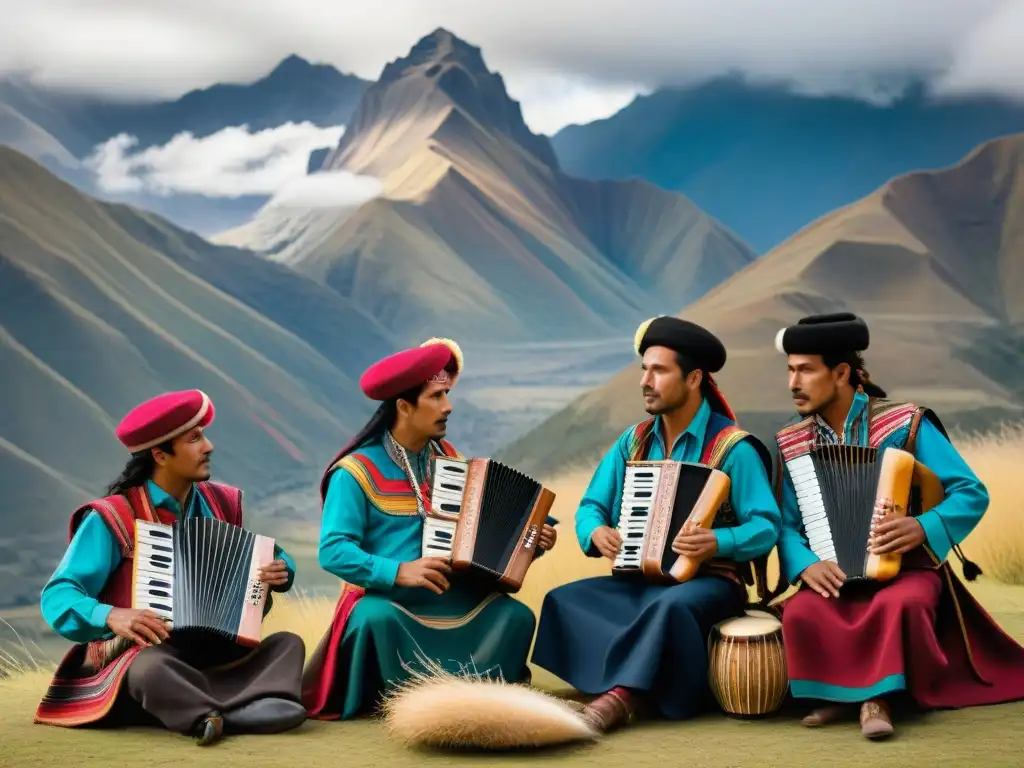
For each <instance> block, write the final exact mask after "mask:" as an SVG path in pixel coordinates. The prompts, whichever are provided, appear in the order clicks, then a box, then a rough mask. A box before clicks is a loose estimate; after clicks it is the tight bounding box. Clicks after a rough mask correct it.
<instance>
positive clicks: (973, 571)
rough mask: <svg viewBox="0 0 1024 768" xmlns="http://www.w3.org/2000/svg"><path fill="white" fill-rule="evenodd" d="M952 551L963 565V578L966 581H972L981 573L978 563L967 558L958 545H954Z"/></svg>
mask: <svg viewBox="0 0 1024 768" xmlns="http://www.w3.org/2000/svg"><path fill="white" fill-rule="evenodd" d="M953 551H954V552H956V556H957V557H959V558H960V564H961V565H962V566H963V567H964V578H965V579H966V580H967V581H974V580H975V579H976V578H978V577H979V576H981V575H982V573H983V572H982V570H981V568H980V567H979V566H978V564H977V563H975V562H972V561H971V560H968V559H967V558H966V557H965V556H964V553H963V552H962V551H961V550H960V547H959V546H957V547H954V549H953Z"/></svg>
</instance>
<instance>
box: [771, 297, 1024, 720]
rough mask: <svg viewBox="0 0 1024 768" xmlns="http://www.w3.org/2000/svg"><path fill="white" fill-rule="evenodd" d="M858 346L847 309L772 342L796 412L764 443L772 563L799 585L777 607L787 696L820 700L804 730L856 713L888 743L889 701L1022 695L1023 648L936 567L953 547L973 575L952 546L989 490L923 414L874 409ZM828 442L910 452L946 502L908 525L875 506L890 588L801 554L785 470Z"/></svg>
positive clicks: (804, 547) (857, 328) (933, 702)
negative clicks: (775, 507) (772, 457)
mask: <svg viewBox="0 0 1024 768" xmlns="http://www.w3.org/2000/svg"><path fill="white" fill-rule="evenodd" d="M868 342H869V332H868V327H867V325H866V324H865V322H864V321H863V320H862V319H861V318H859V317H856V316H855V315H852V314H849V313H838V314H830V315H814V316H811V317H805V318H803V319H802V320H800V321H799V322H798V323H797V324H796V325H793V326H790V327H788V328H785V329H783V330H782V331H780V332H779V335H778V338H777V341H776V346H777V347H778V349H779V351H780V352H782V353H784V354H786V355H787V356H788V357H787V359H788V368H789V388H790V391H791V392H792V396H793V401H794V405H795V407H796V411H797V413H798V414H799V416H798V418H797V420H796V421H795V423H793V424H791V425H789V426H787V427H785V428H784V429H782V430H781V431H780V432H779V433H778V434H777V435H776V442H777V443H778V446H779V461H780V465H779V468H778V473H777V479H781V486H780V488H779V491H780V493H781V500H782V515H783V527H782V533H781V536H780V539H779V556H780V563H781V566H782V570H783V576H784V577H785V578H786V579H787V580H788V582H789V583H790V584H798V585H799V591H797V592H796V593H795V594H794V595H793V596H792V597H791V598H789V599H788V600H786V601H785V602H784V603H783V623H782V626H783V639H784V643H785V647H786V658H787V665H788V672H789V676H790V680H791V688H790V690H791V692H792V694H793V696H794V697H796V698H798V699H805V700H813V701H818V702H821V704H822V706H820V707H819V708H817V709H814V710H812V711H811V712H810V714H808V715H807V717H806V718H805V719H804V723H805V724H806V725H808V726H819V725H824V724H826V723H829V722H832V721H834V720H836V719H837V718H839V717H841V716H842V715H844V714H845V713H846V712H847V711H848V710H850V709H851V708H854V707H855V705H858V704H859V705H860V707H859V722H860V726H861V730H862V733H863V735H864V736H866V737H868V738H884V737H886V736H889V735H890V734H892V733H893V723H892V706H891V705H890V699H892V698H893V697H898V696H901V695H902V696H903V698H904V699H906V698H908V697H909V699H910V700H911V702H912V703H916V704H918V705H920V706H923V707H966V706H972V705H978V704H993V703H997V702H1005V701H1010V700H1016V699H1021V698H1024V649H1022V648H1021V647H1020V646H1019V645H1017V643H1015V642H1014V641H1013V640H1011V639H1010V638H1009V637H1008V636H1007V635H1006V634H1005V633H1004V632H1002V630H1001V629H1000V628H999V627H998V626H997V625H996V624H995V623H994V621H993V620H992V618H991V617H990V616H989V615H988V614H987V613H986V612H985V611H984V610H983V609H982V608H981V606H980V605H979V604H978V603H977V602H976V601H975V599H974V598H973V597H972V596H971V594H970V593H969V592H968V591H967V589H966V587H965V586H964V584H963V583H962V582H961V581H960V580H959V578H957V576H956V574H955V573H954V572H953V569H952V568H951V566H950V564H949V562H948V560H947V558H948V556H949V553H950V552H951V551H952V552H954V553H955V554H956V555H957V556H958V557H960V559H961V560H962V563H963V573H964V576H965V578H966V579H968V580H973V579H974V578H975V577H976V576H977V575H978V574H979V573H980V570H979V569H978V568H977V566H976V565H974V564H973V563H971V562H970V561H969V560H966V559H964V558H963V555H962V553H961V552H960V548H959V545H960V543H961V542H962V541H963V540H964V539H965V538H966V537H967V535H968V534H969V533H970V532H971V530H973V529H974V527H975V526H976V525H977V524H978V521H979V520H981V517H982V515H983V514H984V513H985V510H986V509H987V507H988V503H989V497H988V492H987V491H986V489H985V487H984V485H982V483H981V481H980V480H979V479H978V478H977V476H976V475H975V474H974V472H973V471H971V468H970V467H969V466H968V465H967V463H966V462H965V461H964V460H963V458H961V456H960V454H959V453H958V452H957V450H956V448H954V447H953V445H952V444H951V443H950V441H949V439H948V437H947V435H946V432H945V429H944V428H943V425H942V423H941V421H940V420H939V418H938V416H937V415H936V414H935V413H934V412H932V411H931V410H929V409H927V408H924V407H922V406H919V405H917V404H915V403H909V402H902V401H894V400H888V399H886V393H885V392H884V390H882V389H881V388H879V387H878V386H877V385H876V384H874V383H873V382H872V381H871V380H870V379H869V377H868V373H867V371H866V370H865V366H864V360H863V357H862V355H861V353H862V352H863V351H864V350H866V349H867V348H868ZM836 443H840V444H851V445H860V446H870V447H874V448H885V447H893V448H899V449H902V450H906V451H909V452H911V453H913V454H914V456H915V457H916V458H917V460H918V461H919V462H920V463H922V464H923V465H925V466H926V467H927V468H928V469H930V470H931V471H932V472H934V473H935V474H936V475H937V476H938V478H939V480H941V482H942V486H943V489H944V491H945V498H944V500H943V501H941V502H940V503H939V504H938V505H936V506H934V507H932V508H931V509H930V510H928V511H927V512H925V513H924V514H921V515H919V516H917V515H914V514H908V515H903V516H899V517H897V516H895V515H893V514H892V512H893V507H892V503H891V501H888V500H883V501H882V503H881V504H879V505H877V507H876V510H875V514H877V515H878V516H879V518H880V522H879V524H878V525H877V527H876V528H875V531H874V534H873V537H871V540H870V542H869V544H868V546H867V549H868V551H870V552H872V553H874V554H885V553H901V554H902V563H901V572H900V574H899V575H898V576H897V577H896V578H895V579H893V580H891V581H882V582H874V583H871V582H868V583H867V584H866V585H865V584H864V583H863V582H862V583H850V584H848V585H846V586H843V579H844V578H845V577H846V574H844V573H843V572H842V570H841V569H840V568H839V566H838V565H837V564H836V563H834V562H832V561H829V560H825V561H822V560H819V558H818V557H817V556H816V555H815V554H814V553H813V552H812V551H811V549H810V547H809V544H808V539H807V537H806V535H805V531H804V528H803V524H802V521H801V515H800V511H799V509H798V506H797V501H796V496H795V493H794V486H793V479H792V477H791V476H790V474H789V470H788V467H787V465H786V462H788V461H790V460H791V459H793V458H797V457H799V456H801V455H805V454H806V453H807V452H808V451H810V450H811V449H812V447H813V446H815V445H821V444H836ZM871 513H872V511H871V510H868V514H871ZM783 587H784V588H785V583H783ZM968 637H969V638H970V643H969V646H968V644H967V642H966V640H965V639H966V638H968ZM855 711H856V709H853V712H855ZM853 712H851V714H852V713H853Z"/></svg>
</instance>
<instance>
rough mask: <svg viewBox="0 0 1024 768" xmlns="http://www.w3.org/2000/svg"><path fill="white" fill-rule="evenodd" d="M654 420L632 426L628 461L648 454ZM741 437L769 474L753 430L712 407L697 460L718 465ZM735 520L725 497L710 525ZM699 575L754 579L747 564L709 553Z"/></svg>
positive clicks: (743, 582) (745, 581)
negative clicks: (745, 428)
mask: <svg viewBox="0 0 1024 768" xmlns="http://www.w3.org/2000/svg"><path fill="white" fill-rule="evenodd" d="M655 421H656V420H655V418H654V417H652V418H650V419H647V420H645V421H642V422H640V423H639V424H637V425H636V427H634V429H633V434H632V436H631V437H630V443H629V451H628V460H629V461H644V460H646V458H647V457H648V455H649V454H650V450H651V444H652V443H653V440H654V425H655ZM744 440H747V441H749V442H750V443H751V445H753V446H754V448H755V449H756V450H757V454H758V456H759V457H760V458H761V461H762V463H763V464H764V466H765V471H766V472H768V473H769V475H770V474H771V455H770V454H769V453H768V450H767V449H766V448H765V447H764V446H763V445H762V444H761V442H760V441H759V440H758V439H757V438H756V437H754V436H753V435H752V434H750V433H749V432H747V431H746V430H744V429H742V428H741V427H740V426H739V425H737V424H736V423H735V422H733V421H732V420H731V419H728V418H726V417H725V416H723V415H722V414H720V413H716V412H714V411H712V413H711V416H710V418H709V419H708V425H707V429H706V430H705V432H704V448H703V450H702V451H701V457H700V460H699V462H698V463H700V464H703V465H704V466H706V467H710V468H711V469H721V467H722V464H724V463H725V460H726V458H728V456H729V453H730V452H731V451H732V449H733V448H735V447H736V446H737V445H738V444H739V443H741V442H742V441H744ZM738 524H739V520H738V518H737V517H736V511H735V510H734V509H733V507H732V504H730V503H729V500H728V499H726V500H725V502H724V503H723V504H722V507H721V509H719V510H718V514H716V515H715V519H714V522H713V523H712V525H711V528H712V529H715V528H731V527H734V526H736V525H738ZM698 575H707V576H724V577H725V578H727V579H730V580H732V581H734V582H736V584H738V585H739V586H741V587H745V585H749V584H754V583H755V576H754V574H753V573H752V571H751V568H750V567H749V564H747V565H744V564H740V563H737V562H736V561H735V560H732V559H729V558H725V557H712V558H711V559H709V560H707V561H705V562H704V564H703V565H701V567H700V570H699V571H698Z"/></svg>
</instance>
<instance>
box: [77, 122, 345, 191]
mask: <svg viewBox="0 0 1024 768" xmlns="http://www.w3.org/2000/svg"><path fill="white" fill-rule="evenodd" d="M344 130H345V129H344V127H343V126H335V127H330V128H320V127H317V126H316V125H313V124H312V123H308V122H305V123H286V124H284V125H281V126H278V127H276V128H268V129H266V130H262V131H257V132H255V133H250V132H249V129H248V127H247V126H244V125H241V126H232V127H229V128H224V129H222V130H220V131H218V132H217V133H214V134H211V135H210V136H205V137H203V138H200V139H197V138H196V137H195V136H193V135H192V134H191V133H188V132H185V133H179V134H178V135H176V136H175V137H174V138H172V139H171V140H170V141H169V142H167V143H166V144H164V145H162V146H154V147H148V148H146V149H143V150H136V151H133V150H135V147H136V146H137V144H138V141H137V139H136V138H135V137H134V136H128V135H126V134H120V135H118V136H114V137H112V138H111V139H109V140H107V141H106V142H104V143H103V144H101V145H99V146H98V147H97V148H96V150H95V151H94V152H93V153H92V155H90V156H89V157H88V158H86V160H85V161H84V165H85V166H86V167H87V168H89V169H90V170H92V171H93V172H95V173H96V176H97V183H98V185H99V187H100V188H101V189H102V190H104V191H105V192H108V193H124V192H147V193H150V194H156V195H162V196H167V195H172V194H183V193H184V194H197V195H205V196H207V197H241V196H243V195H267V196H269V195H274V194H277V193H279V192H280V191H282V190H283V189H287V188H288V185H289V184H293V183H294V182H295V181H296V180H301V179H302V178H303V177H304V176H305V175H306V163H307V160H308V158H309V153H310V152H312V151H313V150H314V149H319V148H320V147H325V146H335V145H337V143H338V141H339V140H340V139H341V136H342V134H343V133H344Z"/></svg>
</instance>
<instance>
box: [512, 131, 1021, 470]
mask: <svg viewBox="0 0 1024 768" xmlns="http://www.w3.org/2000/svg"><path fill="white" fill-rule="evenodd" d="M1021 296H1024V134H1017V135H1015V136H1011V137H1007V138H1004V139H997V140H993V141H990V142H986V143H985V144H983V145H982V146H980V147H978V148H976V149H975V150H974V151H972V152H971V153H970V154H969V155H967V156H966V157H965V158H963V159H962V161H961V162H959V163H957V164H955V165H953V166H951V167H949V168H945V169H941V170H937V171H919V172H916V173H911V174H906V175H903V176H900V177H898V178H895V179H893V180H892V181H890V182H889V183H887V184H885V185H883V186H881V187H880V188H878V189H877V190H875V191H874V192H872V193H871V194H870V195H868V196H866V197H864V198H863V199H861V200H859V201H857V202H854V203H852V204H850V205H847V206H844V207H842V208H840V209H838V210H836V211H834V212H832V213H830V214H828V215H827V216H824V217H822V218H821V219H819V220H817V221H815V222H813V223H811V224H809V225H808V226H806V227H804V228H802V229H801V230H800V231H799V232H797V233H796V234H794V235H793V236H792V237H790V238H788V239H787V240H786V241H785V242H783V243H782V244H781V245H779V246H778V247H776V248H774V249H773V250H772V251H771V252H769V253H768V254H766V255H765V256H763V257H761V258H760V259H758V260H757V262H755V263H754V264H752V265H751V266H750V267H748V268H747V269H745V270H743V271H742V272H739V273H737V274H736V275H734V276H733V277H732V278H730V279H729V280H727V281H725V282H724V283H722V284H721V285H719V286H718V287H717V288H715V289H714V290H713V291H710V292H709V293H708V294H707V295H705V296H704V297H703V298H701V299H700V300H699V301H697V302H695V303H694V304H692V305H690V306H689V307H687V308H686V309H685V311H683V312H681V313H680V314H679V316H680V317H683V318H685V319H687V320H691V321H692V322H695V323H699V324H701V325H703V326H705V327H707V328H708V329H710V330H711V331H712V332H714V333H715V334H717V335H718V336H719V337H720V338H721V339H722V341H723V342H724V344H725V346H726V349H727V350H728V361H727V363H726V366H725V368H724V370H723V371H722V372H721V373H719V374H716V375H715V378H716V380H717V381H718V383H719V385H720V386H721V388H722V390H723V392H724V393H725V395H726V397H727V399H728V400H729V401H730V404H731V405H732V407H733V409H734V410H735V411H736V412H737V414H738V416H739V418H740V421H741V423H743V425H744V426H746V427H747V428H748V429H750V430H752V431H754V432H755V434H757V435H758V436H760V437H761V438H762V439H764V440H765V441H766V442H767V443H768V444H769V445H770V446H772V445H773V440H772V435H773V434H774V432H775V430H777V429H778V428H779V427H781V426H782V425H783V424H784V423H785V422H786V421H787V420H788V419H789V418H790V417H792V416H793V414H794V411H793V406H792V401H791V399H790V395H789V390H788V388H787V386H786V378H785V377H786V366H785V358H784V357H783V356H782V355H781V354H780V353H779V352H778V351H777V350H776V349H775V336H776V333H777V332H778V330H779V329H780V328H783V327H785V326H787V325H791V324H793V323H795V322H796V321H797V320H798V319H799V318H800V317H802V316H804V315H809V314H817V313H826V312H855V313H857V314H859V315H861V316H862V317H864V318H865V320H866V321H867V323H868V325H869V328H870V330H871V346H870V348H869V349H868V350H867V351H866V352H865V355H864V356H865V362H866V365H867V369H868V372H869V374H870V375H871V378H872V380H873V381H876V382H877V383H878V384H879V385H880V386H882V387H883V389H885V390H886V391H887V394H888V395H889V396H890V397H893V398H904V399H909V400H912V401H915V402H918V403H921V404H923V405H927V406H929V407H931V408H932V409H934V410H935V411H936V412H937V413H938V414H939V416H940V418H941V419H942V420H943V423H944V424H945V425H946V427H947V428H950V429H958V430H966V431H974V430H983V429H985V428H988V427H991V426H993V425H994V424H997V423H998V422H1001V421H1009V422H1015V421H1019V420H1020V419H1021V418H1024V306H1022V304H1021V301H1020V297H1021ZM643 418H646V414H645V413H644V410H643V402H642V399H641V397H640V392H639V368H638V366H637V365H633V366H630V367H628V368H625V369H623V370H622V371H620V372H619V374H618V375H616V376H614V377H613V378H612V379H611V380H610V381H608V382H607V383H606V384H604V385H603V386H601V387H598V388H596V389H594V390H592V391H589V392H587V393H586V394H584V395H582V396H580V397H579V398H577V399H576V400H574V401H573V402H572V403H570V404H569V405H568V406H567V407H566V408H564V409H562V410H560V411H559V412H557V413H555V414H554V415H552V416H551V417H550V418H549V419H547V420H546V421H544V422H543V423H542V424H541V425H539V426H538V427H537V428H536V429H535V430H533V431H531V432H530V433H528V434H526V435H524V436H523V437H522V438H521V439H520V440H518V441H516V442H515V443H513V444H512V445H510V446H508V447H507V448H506V449H505V450H504V451H502V452H501V454H500V455H499V458H501V459H502V460H505V461H508V462H510V463H512V464H514V465H515V466H517V467H519V468H520V469H521V470H522V471H524V472H531V471H533V472H541V471H543V472H544V473H547V474H552V473H558V472H560V471H564V470H567V469H569V468H571V467H574V466H590V465H591V464H592V462H593V461H594V459H595V458H596V457H598V456H599V455H600V453H602V452H603V451H604V450H606V448H607V446H608V445H610V444H611V442H612V441H613V440H615V438H616V437H617V436H618V435H619V434H620V433H621V432H622V430H624V429H625V428H626V427H627V426H628V425H630V424H632V423H635V422H636V421H640V420H641V419H643Z"/></svg>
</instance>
